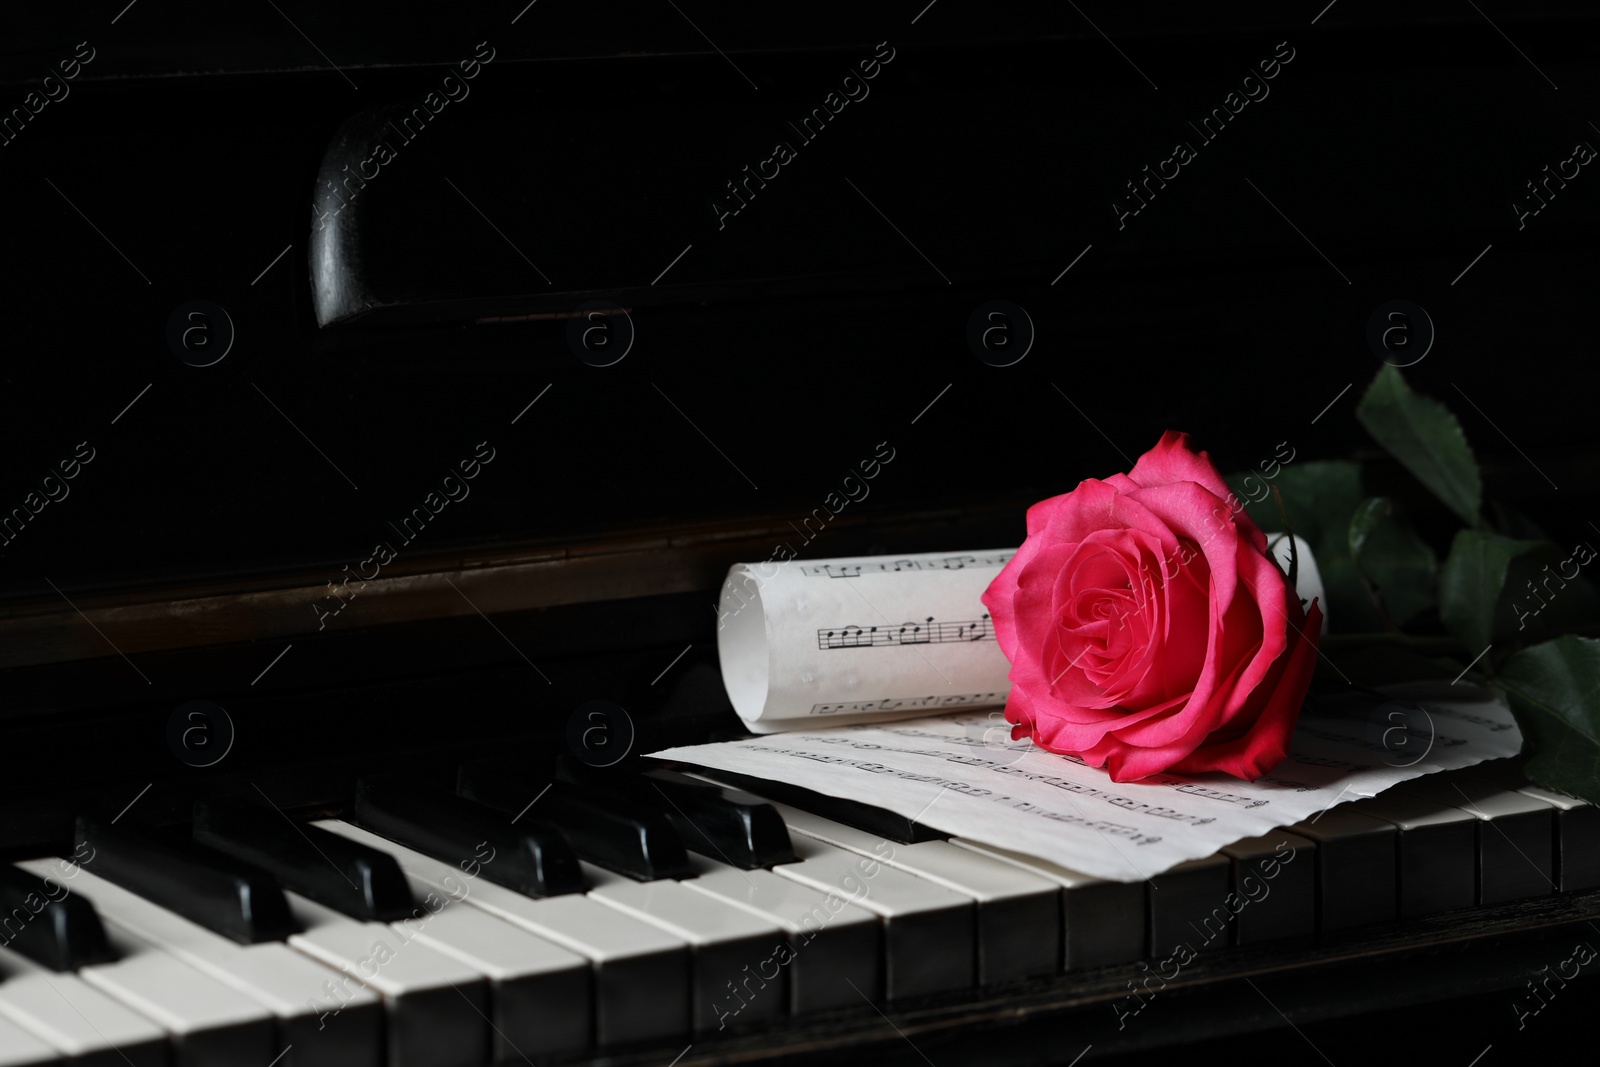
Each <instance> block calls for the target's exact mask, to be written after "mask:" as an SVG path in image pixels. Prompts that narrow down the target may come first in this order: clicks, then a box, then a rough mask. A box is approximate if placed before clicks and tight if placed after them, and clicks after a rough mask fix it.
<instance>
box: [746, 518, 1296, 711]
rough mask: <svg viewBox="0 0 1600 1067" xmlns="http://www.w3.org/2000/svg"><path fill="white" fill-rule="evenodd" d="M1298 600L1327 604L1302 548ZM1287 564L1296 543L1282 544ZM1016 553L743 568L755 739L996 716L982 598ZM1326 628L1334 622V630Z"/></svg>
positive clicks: (1006, 668) (1004, 671) (993, 646)
mask: <svg viewBox="0 0 1600 1067" xmlns="http://www.w3.org/2000/svg"><path fill="white" fill-rule="evenodd" d="M1293 540H1294V543H1295V545H1296V551H1297V552H1298V554H1299V571H1298V574H1297V579H1298V580H1297V592H1298V593H1299V595H1300V596H1301V597H1302V598H1305V599H1306V600H1307V601H1308V602H1309V600H1310V598H1311V597H1314V596H1315V597H1320V596H1322V580H1321V578H1320V577H1319V575H1318V573H1317V564H1316V560H1314V559H1313V558H1312V557H1311V546H1310V545H1308V544H1306V543H1305V541H1303V540H1301V539H1300V538H1298V537H1297V538H1294V539H1293ZM1272 547H1273V553H1274V555H1275V556H1277V558H1279V559H1280V560H1281V561H1282V563H1283V565H1284V567H1285V568H1287V567H1288V564H1289V539H1288V538H1284V537H1282V536H1281V535H1272ZM1013 555H1015V550H1014V549H995V550H990V551H982V552H957V553H922V554H917V555H909V556H869V557H864V558H855V559H817V560H789V561H786V562H772V561H768V562H766V563H759V564H757V563H738V564H735V565H734V566H733V567H732V568H730V569H729V571H728V578H727V580H726V581H725V582H724V583H723V587H722V602H721V607H720V610H719V612H718V616H719V620H720V622H719V629H718V632H717V653H718V657H719V659H720V660H721V663H722V680H723V685H724V686H725V687H726V688H727V691H728V698H729V700H731V701H732V703H733V707H734V710H735V711H737V712H738V713H739V717H740V718H741V719H743V720H744V723H745V725H746V726H747V727H749V729H750V730H751V731H753V732H755V733H770V732H772V731H775V730H793V729H809V728H812V727H814V726H816V725H818V723H819V721H826V723H827V725H830V726H835V725H844V724H847V723H859V722H869V721H873V720H880V721H886V720H888V719H893V718H908V717H914V716H923V715H928V714H930V713H933V712H945V711H954V710H957V709H961V708H981V707H998V706H1001V705H1004V704H1005V701H1006V694H1008V693H1009V692H1010V691H1011V681H1010V679H1009V678H1007V675H1008V674H1009V672H1010V670H1011V666H1010V664H1009V663H1007V662H1006V658H1005V655H1004V653H1002V652H1001V651H1000V646H999V644H998V643H997V642H996V641H995V636H994V625H993V622H992V620H991V619H990V618H989V613H988V611H987V610H986V609H985V608H984V606H983V602H982V600H981V597H982V596H983V592H984V590H985V589H987V588H989V583H990V582H992V581H994V578H995V576H996V575H997V574H999V573H1000V569H1001V568H1002V567H1004V566H1005V565H1006V563H1007V562H1008V561H1009V560H1010V559H1011V557H1012V556H1013ZM1324 628H1326V621H1324Z"/></svg>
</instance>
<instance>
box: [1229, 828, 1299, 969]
mask: <svg viewBox="0 0 1600 1067" xmlns="http://www.w3.org/2000/svg"><path fill="white" fill-rule="evenodd" d="M1222 854H1223V855H1225V856H1227V857H1228V858H1229V859H1230V860H1231V861H1232V863H1233V894H1232V896H1231V897H1230V899H1229V901H1228V909H1229V910H1230V911H1234V912H1236V914H1235V916H1234V920H1233V943H1234V944H1235V945H1259V944H1261V943H1262V942H1264V941H1277V940H1282V939H1285V938H1296V937H1311V936H1312V935H1314V934H1315V933H1316V930H1317V869H1316V868H1317V845H1316V843H1315V842H1314V841H1311V840H1309V839H1307V838H1305V837H1301V836H1300V835H1298V834H1293V833H1290V832H1289V831H1287V830H1281V829H1279V830H1272V831H1271V832H1269V833H1265V834H1262V835H1260V836H1258V837H1247V838H1244V839H1243V840H1241V841H1235V842H1234V843H1233V844H1231V845H1227V846H1224V847H1223V849H1222Z"/></svg>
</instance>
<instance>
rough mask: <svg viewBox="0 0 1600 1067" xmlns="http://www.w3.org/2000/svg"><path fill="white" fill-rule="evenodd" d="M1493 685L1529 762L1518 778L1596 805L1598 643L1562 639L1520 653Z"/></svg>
mask: <svg viewBox="0 0 1600 1067" xmlns="http://www.w3.org/2000/svg"><path fill="white" fill-rule="evenodd" d="M1499 680H1500V683H1501V685H1503V686H1504V687H1505V692H1506V698H1507V701H1508V702H1509V703H1510V705H1511V710H1512V712H1513V713H1514V714H1515V715H1516V717H1517V725H1518V727H1520V728H1521V730H1522V737H1523V751H1524V753H1526V754H1527V755H1528V756H1529V759H1528V761H1527V764H1526V766H1525V767H1524V768H1523V771H1524V773H1526V774H1527V776H1528V777H1529V778H1531V779H1532V780H1533V781H1535V782H1537V783H1538V784H1540V785H1542V786H1545V787H1547V788H1550V789H1559V790H1561V791H1562V792H1564V793H1570V794H1572V795H1573V796H1577V797H1582V798H1583V799H1584V800H1588V801H1590V802H1592V803H1600V640H1596V639H1595V638H1592V637H1578V636H1577V635H1575V634H1567V635H1565V636H1563V637H1558V638H1556V639H1555V640H1554V641H1546V642H1545V643H1544V644H1541V645H1534V646H1532V647H1531V648H1525V649H1523V650H1522V651H1520V652H1518V653H1516V654H1515V655H1513V656H1512V657H1511V658H1510V659H1509V660H1507V661H1506V665H1505V669H1504V670H1503V671H1501V674H1500V679H1499Z"/></svg>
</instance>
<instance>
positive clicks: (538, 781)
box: [457, 760, 689, 881]
mask: <svg viewBox="0 0 1600 1067" xmlns="http://www.w3.org/2000/svg"><path fill="white" fill-rule="evenodd" d="M457 791H458V792H459V793H460V794H461V795H462V796H464V797H467V798H468V799H469V800H476V801H478V802H479V803H482V804H488V805H489V806H491V807H495V808H499V809H501V810H502V811H510V812H519V813H520V812H523V811H526V810H527V809H528V808H530V807H531V806H532V805H533V804H534V803H537V804H539V805H540V808H539V817H540V818H543V819H545V820H547V821H548V822H550V823H552V824H554V825H556V826H559V827H561V832H562V833H563V834H565V835H566V837H567V840H569V841H571V842H572V847H573V849H574V850H575V851H576V852H577V853H578V855H579V856H580V857H582V858H583V859H586V860H588V861H589V862H591V863H595V864H598V865H599V866H601V867H604V868H606V869H607V870H611V871H616V872H617V873H619V874H625V875H627V876H628V877H630V878H635V879H638V880H640V881H648V880H650V879H653V878H681V877H683V876H684V875H686V874H688V873H689V858H688V856H687V855H686V853H685V852H684V846H683V841H682V840H681V839H680V838H679V837H678V832H677V831H676V830H674V829H673V828H672V824H671V823H669V822H668V821H667V818H666V816H664V815H662V814H661V810H660V808H661V805H647V804H641V803H639V802H638V801H633V800H628V799H625V798H622V797H618V796H615V795H612V794H610V793H607V792H605V791H603V790H599V789H594V788H592V787H589V786H582V785H574V784H573V783H571V782H563V781H559V780H552V779H547V778H541V777H540V776H539V775H538V774H537V773H535V771H534V770H533V769H531V768H530V767H529V766H528V765H526V764H524V763H521V762H519V761H513V760H472V761H469V762H467V763H463V764H462V765H461V769H460V776H459V779H458V782H457Z"/></svg>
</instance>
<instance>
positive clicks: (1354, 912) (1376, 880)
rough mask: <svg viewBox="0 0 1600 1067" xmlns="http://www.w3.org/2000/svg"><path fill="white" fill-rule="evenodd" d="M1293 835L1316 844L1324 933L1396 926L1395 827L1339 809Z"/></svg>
mask: <svg viewBox="0 0 1600 1067" xmlns="http://www.w3.org/2000/svg"><path fill="white" fill-rule="evenodd" d="M1289 830H1290V831H1291V832H1293V833H1296V834H1299V835H1300V836H1301V837H1306V838H1310V839H1311V840H1312V841H1315V842H1316V843H1317V862H1316V877H1317V924H1318V928H1319V929H1320V930H1321V931H1322V932H1323V933H1333V932H1335V931H1338V930H1349V929H1353V928H1355V927H1358V926H1367V925H1371V924H1373V923H1386V922H1393V921H1394V919H1395V914H1396V900H1397V894H1396V892H1395V887H1396V886H1397V884H1398V881H1399V879H1398V867H1397V862H1398V860H1397V858H1396V848H1397V842H1396V834H1397V833H1398V831H1397V830H1396V829H1395V825H1394V823H1391V822H1387V821H1385V820H1382V819H1377V818H1373V817H1372V816H1370V815H1363V814H1361V813H1359V812H1355V811H1351V810H1350V809H1349V808H1348V807H1347V806H1345V805H1340V806H1338V807H1334V808H1330V809H1328V810H1327V811H1324V812H1322V813H1321V814H1320V815H1316V816H1313V817H1312V818H1310V819H1306V820H1305V821H1303V822H1299V823H1296V824H1295V825H1293V826H1291V827H1289Z"/></svg>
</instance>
